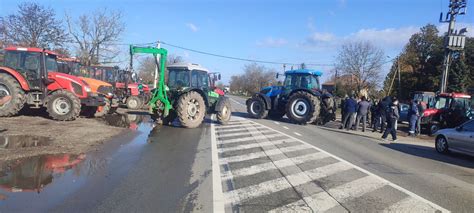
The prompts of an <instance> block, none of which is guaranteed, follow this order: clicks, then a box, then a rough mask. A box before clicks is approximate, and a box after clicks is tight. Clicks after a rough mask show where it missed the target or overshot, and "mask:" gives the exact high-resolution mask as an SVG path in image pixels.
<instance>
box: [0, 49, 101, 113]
mask: <svg viewBox="0 0 474 213" xmlns="http://www.w3.org/2000/svg"><path fill="white" fill-rule="evenodd" d="M4 51H5V56H4V62H3V65H2V66H0V98H2V97H3V98H5V97H7V96H9V97H10V98H9V99H10V100H9V101H7V102H6V103H4V104H3V105H1V106H0V117H8V116H14V115H16V114H18V112H19V111H20V110H21V109H22V108H23V107H24V106H25V105H28V106H29V107H30V108H40V107H46V111H47V112H48V114H49V116H50V117H51V118H53V119H54V120H60V121H70V120H74V119H76V118H77V117H78V116H79V113H80V111H81V107H82V106H84V107H87V106H103V105H104V104H105V103H104V99H103V98H101V97H98V96H94V95H93V94H91V89H90V87H89V86H88V85H87V83H85V82H84V81H82V80H81V79H79V78H78V77H76V76H72V75H68V74H64V73H60V72H58V65H57V62H56V58H57V55H58V54H56V53H55V52H52V51H49V50H46V49H41V48H23V47H7V48H5V49H4ZM3 98H2V99H3Z"/></svg>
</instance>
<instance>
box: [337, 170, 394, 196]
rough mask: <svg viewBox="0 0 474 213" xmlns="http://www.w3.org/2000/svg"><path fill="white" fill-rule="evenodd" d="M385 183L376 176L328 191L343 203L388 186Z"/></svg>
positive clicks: (360, 179) (366, 177)
mask: <svg viewBox="0 0 474 213" xmlns="http://www.w3.org/2000/svg"><path fill="white" fill-rule="evenodd" d="M386 185H387V183H386V182H385V181H380V180H379V179H378V178H376V177H375V176H372V175H369V176H365V177H363V178H359V179H357V180H354V181H351V182H349V183H346V184H343V185H340V186H337V187H334V188H331V189H329V190H328V192H329V194H331V195H332V196H333V197H334V198H336V200H337V201H339V202H341V203H343V202H345V201H346V200H348V199H353V198H356V197H360V196H361V195H363V194H365V193H368V192H371V191H374V190H376V189H379V188H382V187H383V186H386Z"/></svg>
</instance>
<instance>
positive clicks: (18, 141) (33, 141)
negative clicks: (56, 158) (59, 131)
mask: <svg viewBox="0 0 474 213" xmlns="http://www.w3.org/2000/svg"><path fill="white" fill-rule="evenodd" d="M50 144H51V138H49V137H43V136H33V135H1V136H0V149H18V148H25V147H37V146H48V145H50Z"/></svg>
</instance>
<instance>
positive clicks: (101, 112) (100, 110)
mask: <svg viewBox="0 0 474 213" xmlns="http://www.w3.org/2000/svg"><path fill="white" fill-rule="evenodd" d="M109 111H110V100H109V99H107V98H106V99H105V105H104V106H99V107H97V110H96V111H95V112H94V117H96V118H102V117H104V116H105V115H107V114H109Z"/></svg>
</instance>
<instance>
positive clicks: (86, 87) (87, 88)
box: [84, 86, 92, 92]
mask: <svg viewBox="0 0 474 213" xmlns="http://www.w3.org/2000/svg"><path fill="white" fill-rule="evenodd" d="M84 89H85V90H86V92H92V90H91V88H90V87H89V86H84Z"/></svg>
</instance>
